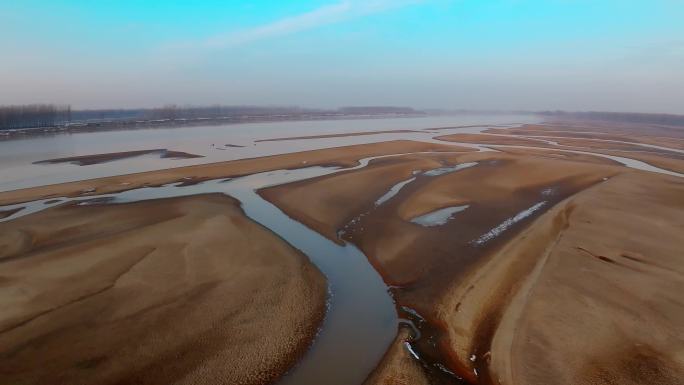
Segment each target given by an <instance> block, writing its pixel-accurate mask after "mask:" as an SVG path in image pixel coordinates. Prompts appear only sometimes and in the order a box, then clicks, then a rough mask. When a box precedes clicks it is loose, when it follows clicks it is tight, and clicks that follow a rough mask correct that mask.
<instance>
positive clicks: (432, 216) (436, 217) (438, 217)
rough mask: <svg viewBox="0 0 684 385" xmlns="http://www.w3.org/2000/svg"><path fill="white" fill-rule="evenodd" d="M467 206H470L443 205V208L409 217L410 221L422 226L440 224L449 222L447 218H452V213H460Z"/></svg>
mask: <svg viewBox="0 0 684 385" xmlns="http://www.w3.org/2000/svg"><path fill="white" fill-rule="evenodd" d="M468 207H470V205H463V206H452V207H445V208H443V209H439V210H436V211H433V212H431V213H427V214H424V215H421V216H419V217H415V218H413V219H411V223H415V224H417V225H421V226H424V227H433V226H441V225H443V224H445V223H447V222H449V220H451V219H452V218H453V216H454V214H456V213H460V212H461V211H463V210H465V209H467V208H468Z"/></svg>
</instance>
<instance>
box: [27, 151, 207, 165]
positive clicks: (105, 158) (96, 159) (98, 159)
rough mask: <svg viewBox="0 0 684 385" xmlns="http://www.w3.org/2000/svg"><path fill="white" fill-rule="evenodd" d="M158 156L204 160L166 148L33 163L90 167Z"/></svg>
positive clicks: (198, 156)
mask: <svg viewBox="0 0 684 385" xmlns="http://www.w3.org/2000/svg"><path fill="white" fill-rule="evenodd" d="M150 154H157V155H159V157H160V158H169V159H191V158H203V156H202V155H195V154H190V153H187V152H183V151H173V150H167V149H165V148H157V149H152V150H139V151H124V152H110V153H106V154H93V155H81V156H70V157H66V158H55V159H46V160H40V161H37V162H33V163H35V164H58V163H71V164H75V165H78V166H90V165H93V164H100V163H107V162H114V161H117V160H121V159H127V158H134V157H136V156H142V155H150Z"/></svg>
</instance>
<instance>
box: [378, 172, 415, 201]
mask: <svg viewBox="0 0 684 385" xmlns="http://www.w3.org/2000/svg"><path fill="white" fill-rule="evenodd" d="M414 180H416V177H413V178H410V179H406V180H405V181H402V182H399V183H397V184H395V185H394V186H392V188H391V189H389V191H387V192H386V193H385V195H383V196H381V197H380V198H378V200H377V201H375V205H376V206H380V205H381V204H383V203H385V202H387V201H388V200H390V199H392V197H394V196H395V195H397V194H398V193H399V190H401V189H402V188H403V187H404V186H406V185H407V184H409V183H411V182H413V181H414Z"/></svg>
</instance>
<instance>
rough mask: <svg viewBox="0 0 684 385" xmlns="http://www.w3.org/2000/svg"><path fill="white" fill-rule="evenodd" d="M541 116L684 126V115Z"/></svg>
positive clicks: (550, 113) (591, 113)
mask: <svg viewBox="0 0 684 385" xmlns="http://www.w3.org/2000/svg"><path fill="white" fill-rule="evenodd" d="M539 114H541V115H546V116H553V117H557V118H566V119H567V118H571V119H587V120H604V121H611V122H624V123H643V124H663V125H671V126H684V115H674V114H652V113H637V112H601V111H587V112H565V111H543V112H540V113H539Z"/></svg>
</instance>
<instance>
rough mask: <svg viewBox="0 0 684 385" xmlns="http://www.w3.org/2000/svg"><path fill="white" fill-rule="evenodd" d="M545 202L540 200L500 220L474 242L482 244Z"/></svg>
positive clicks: (530, 213) (527, 215)
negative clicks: (510, 216) (499, 222)
mask: <svg viewBox="0 0 684 385" xmlns="http://www.w3.org/2000/svg"><path fill="white" fill-rule="evenodd" d="M545 204H546V201H541V202H539V203H537V204H535V205H534V206H532V207H530V208H528V209H525V210H523V211H521V212H519V213H517V214H515V216H514V217H513V218H508V219H506V220H505V221H503V222H501V224H499V225H498V226H496V227H495V228H493V229H491V230H489V231H488V232H486V233H485V234H483V235H482V236H481V237H480V238H478V239H477V240H475V241H474V243H475V244H476V245H482V244H484V243H485V242H487V241H490V240H492V239H494V238H496V237H497V236H499V234H501V233H503V232H504V231H506V230H508V228H509V227H511V226H513V225H514V224H516V223H518V222H520V221H522V220H523V219H525V218H527V217H529V216H530V215H532V214H534V212H535V211H537V210H539V209H540V208H541V207H542V206H544V205H545Z"/></svg>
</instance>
